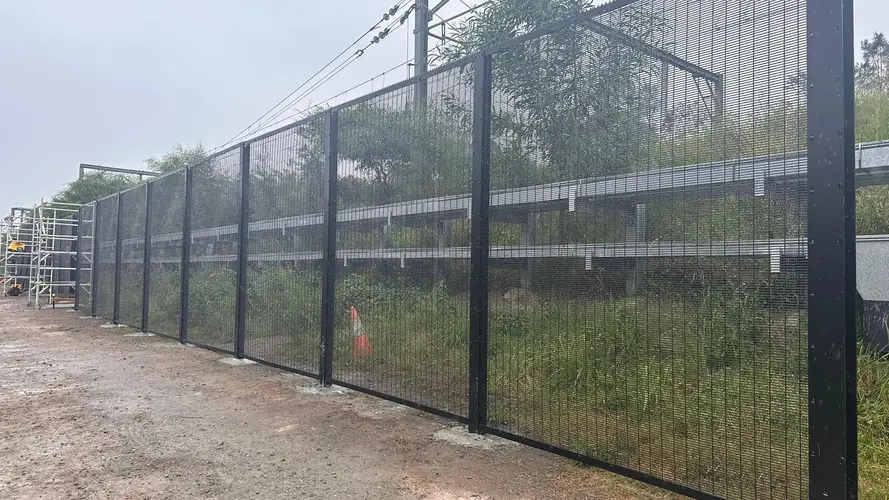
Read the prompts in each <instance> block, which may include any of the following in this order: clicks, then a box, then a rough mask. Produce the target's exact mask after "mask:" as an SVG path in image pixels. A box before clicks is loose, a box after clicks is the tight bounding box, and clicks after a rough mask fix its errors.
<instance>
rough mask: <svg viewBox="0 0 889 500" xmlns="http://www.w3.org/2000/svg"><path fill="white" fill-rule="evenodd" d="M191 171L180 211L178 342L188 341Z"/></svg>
mask: <svg viewBox="0 0 889 500" xmlns="http://www.w3.org/2000/svg"><path fill="white" fill-rule="evenodd" d="M192 184H193V183H192V169H191V168H190V167H189V168H186V169H185V210H183V211H182V269H181V271H180V275H179V277H180V282H179V342H181V343H183V344H184V343H185V342H186V341H187V340H188V279H189V260H190V259H191V208H192V207H191V204H192V203H191V201H192V200H191V191H192Z"/></svg>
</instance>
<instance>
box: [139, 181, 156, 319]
mask: <svg viewBox="0 0 889 500" xmlns="http://www.w3.org/2000/svg"><path fill="white" fill-rule="evenodd" d="M153 195H154V183H153V182H148V183H146V184H145V236H144V237H143V239H142V245H143V247H144V248H143V249H142V250H143V251H142V325H141V327H142V328H141V330H142V331H143V332H147V331H148V296H149V294H150V293H151V204H152V197H153Z"/></svg>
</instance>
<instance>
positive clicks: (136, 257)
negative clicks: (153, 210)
mask: <svg viewBox="0 0 889 500" xmlns="http://www.w3.org/2000/svg"><path fill="white" fill-rule="evenodd" d="M145 193H146V192H145V186H139V187H136V188H133V189H131V190H129V191H124V192H123V193H121V194H120V221H119V223H120V237H121V260H120V263H121V266H120V312H119V322H120V323H121V324H124V325H130V326H136V327H138V326H140V325H141V324H142V283H143V282H142V280H143V274H144V271H145V270H144V265H143V263H144V261H145V254H144V249H145V198H146V195H145Z"/></svg>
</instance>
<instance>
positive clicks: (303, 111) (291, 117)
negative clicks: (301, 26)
mask: <svg viewBox="0 0 889 500" xmlns="http://www.w3.org/2000/svg"><path fill="white" fill-rule="evenodd" d="M408 64H410V61H405V62H403V63H400V64H398V65H396V66H393V67H391V68H389V69H387V70H386V71H384V72H382V73H379V74H377V75H375V76H373V77H371V78H368V79H367V80H364V81H363V82H361V83H358V84H356V85H354V86H352V87H350V88H348V89H346V90H344V91H342V92H340V93H339V94H336V95H334V96H331V97H328V98H327V99H325V100H323V101H321V102H319V103H318V104H314V105H311V106H307V107H305V108H303V109H300V110H297V111H295V112H293V113H292V114H290V115H287V116H285V117H283V118H281V119H279V120H277V121H275V122H272V123H267V124H266V125H264V126H262V127H260V128H258V129H257V130H255V131H254V132H252V133H251V134H250V135H261V134H262V133H264V132H266V131H268V130H271V129H274V128H275V127H276V126H278V125H281V124H283V123H286V122H288V121H291V120H294V119H299V118H301V117H305V116H308V115H309V114H310V112H311V111H312V109H314V108H316V107H318V106H324V105H326V104H328V103H330V102H331V101H334V100H336V99H338V98H340V97H342V96H344V95H346V94H348V93H349V92H352V91H354V90H355V89H357V88H359V87H361V86H364V85H367V84H368V83H372V82H373V81H374V80H376V79H377V78H380V77H382V78H383V79H384V81H385V77H386V75H387V74H388V73H391V72H392V71H395V70H397V69H399V68H402V67H404V66H407V65H408Z"/></svg>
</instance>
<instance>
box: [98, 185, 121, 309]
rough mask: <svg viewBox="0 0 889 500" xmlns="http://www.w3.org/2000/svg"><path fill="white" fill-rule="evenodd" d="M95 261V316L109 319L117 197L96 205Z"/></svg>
mask: <svg viewBox="0 0 889 500" xmlns="http://www.w3.org/2000/svg"><path fill="white" fill-rule="evenodd" d="M97 211H98V217H97V219H96V237H97V239H98V241H97V242H96V247H97V251H96V253H97V254H98V255H96V256H95V261H98V263H97V264H94V265H95V266H96V269H97V272H98V276H97V277H96V283H94V284H93V287H92V288H93V300H94V301H96V315H97V316H101V317H103V318H108V319H111V318H112V317H113V316H114V273H115V269H114V266H115V261H116V259H115V245H116V242H117V196H112V197H110V198H105V199H104V200H99V202H98V203H97Z"/></svg>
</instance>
